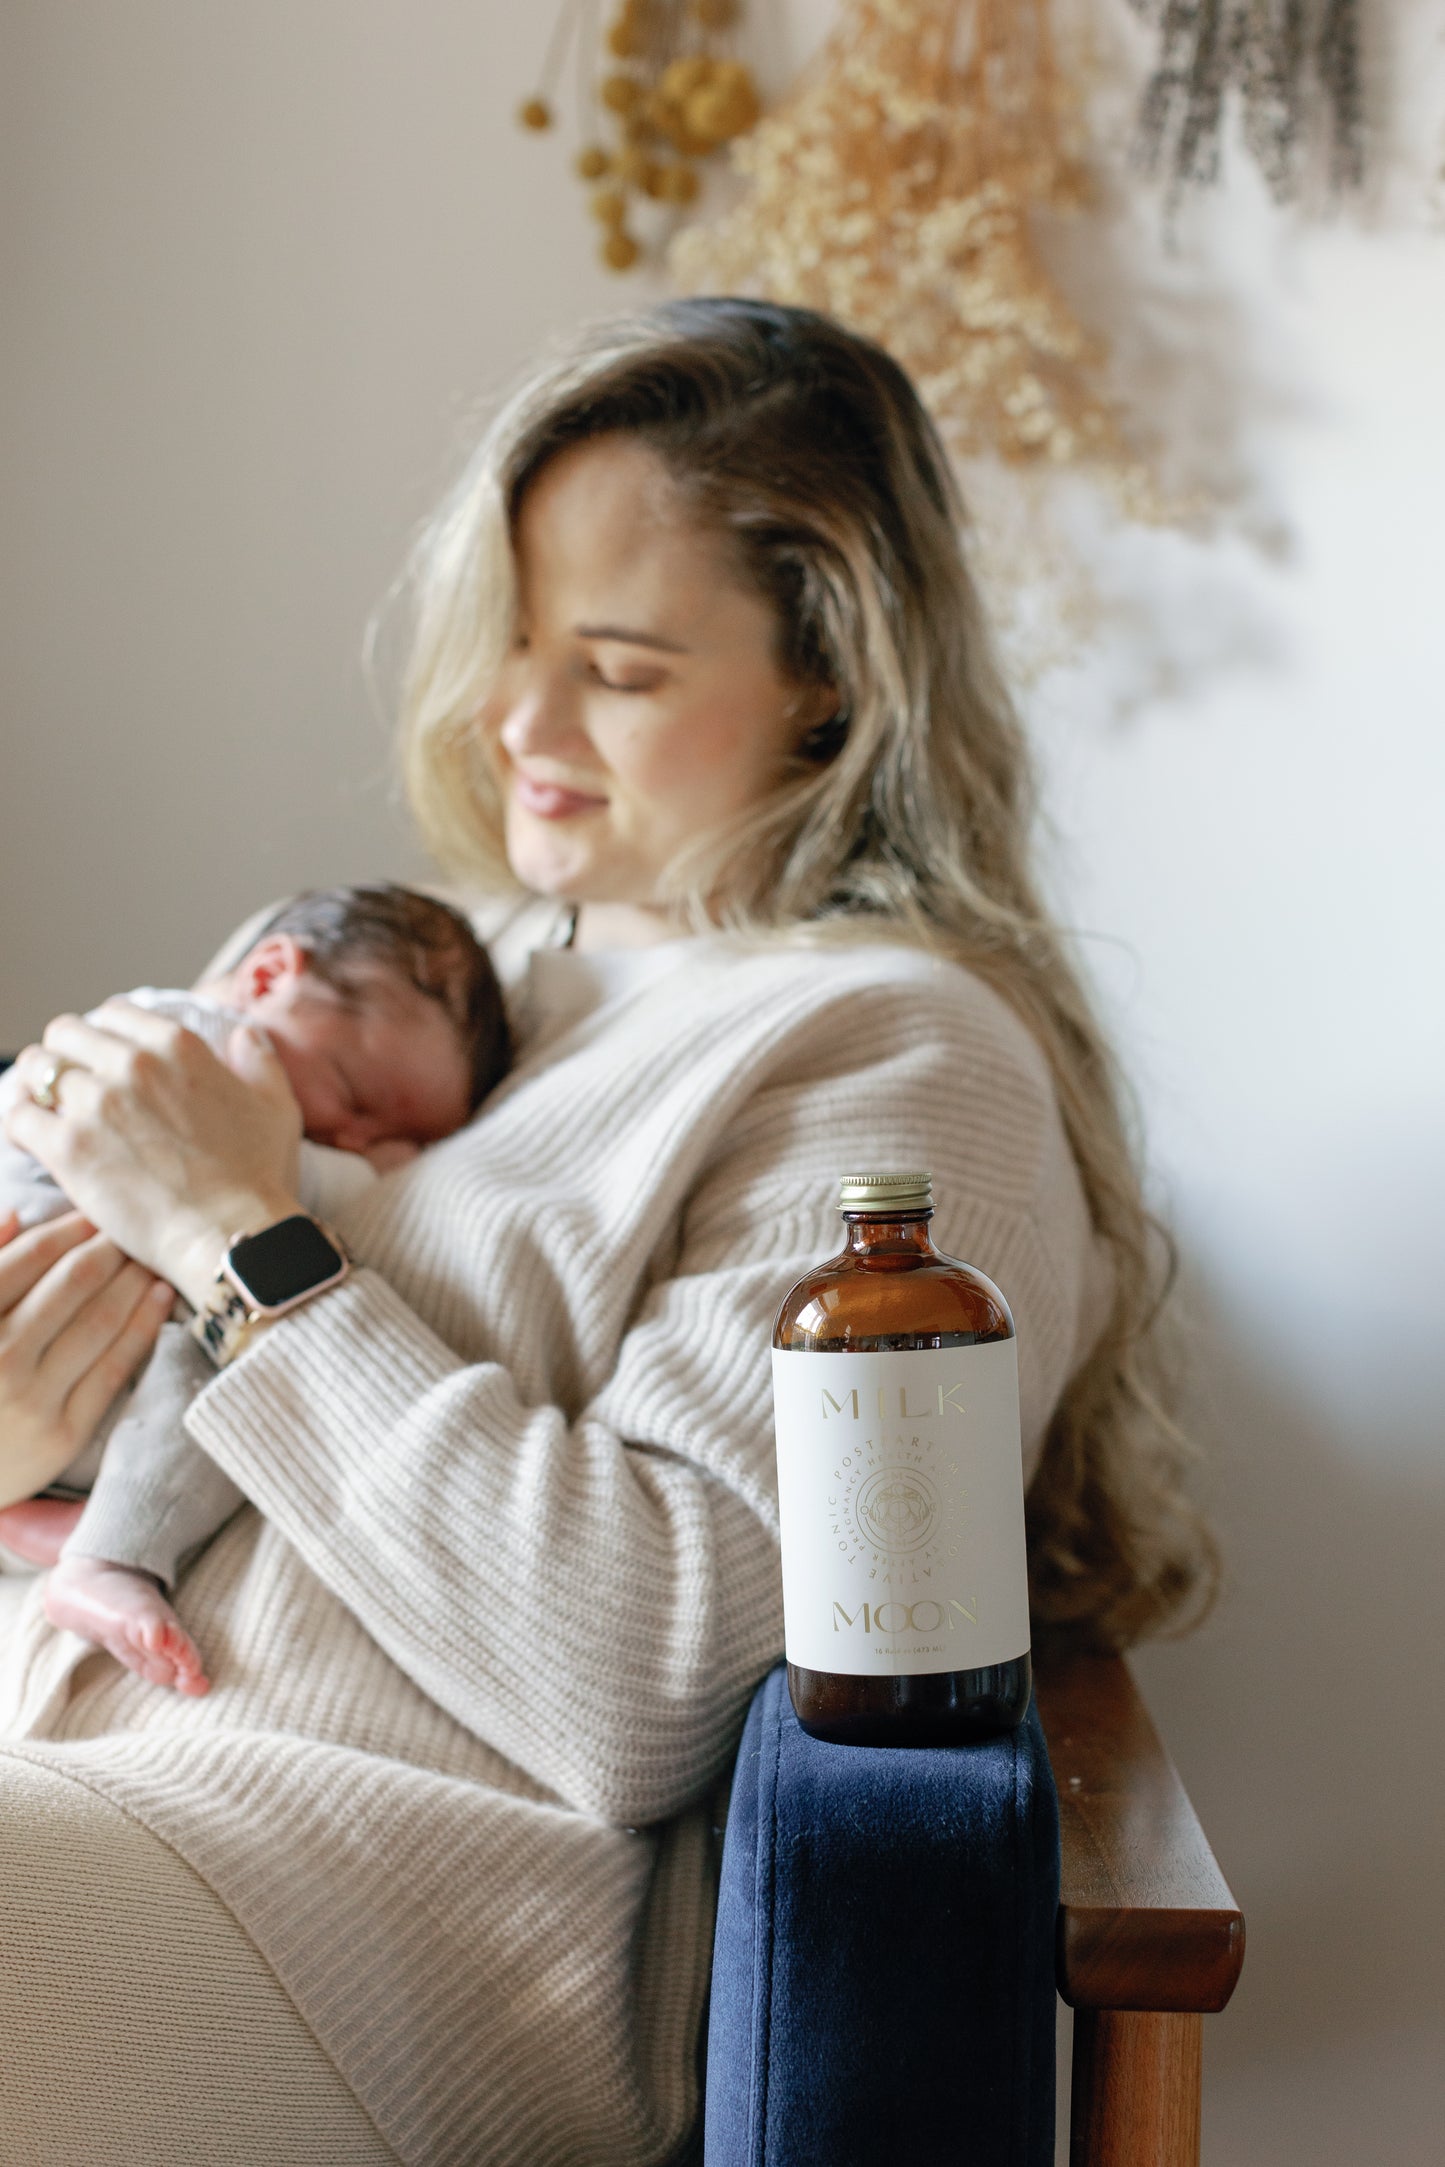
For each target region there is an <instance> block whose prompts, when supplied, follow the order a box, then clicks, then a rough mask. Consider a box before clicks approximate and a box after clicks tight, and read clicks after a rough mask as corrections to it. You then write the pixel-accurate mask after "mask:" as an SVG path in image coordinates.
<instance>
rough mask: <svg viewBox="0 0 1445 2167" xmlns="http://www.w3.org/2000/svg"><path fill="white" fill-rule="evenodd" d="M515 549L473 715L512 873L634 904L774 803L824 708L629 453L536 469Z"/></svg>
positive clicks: (648, 454)
mask: <svg viewBox="0 0 1445 2167" xmlns="http://www.w3.org/2000/svg"><path fill="white" fill-rule="evenodd" d="M515 551H516V561H517V583H518V621H517V632H516V640H515V644H514V647H513V649H512V652H511V654H510V655H509V657H508V659H507V662H506V665H505V667H504V669H503V672H502V675H501V678H500V680H499V682H498V686H497V689H496V692H495V694H494V696H493V697H492V699H491V700H490V701H489V702H488V705H487V707H486V709H485V711H484V713H483V716H482V726H483V728H484V730H485V732H486V734H487V737H488V741H489V743H490V744H491V746H492V747H493V749H494V753H495V757H496V761H497V766H498V771H499V774H500V777H501V782H502V787H503V791H504V794H505V800H506V836H507V855H508V858H509V859H510V861H511V865H512V870H513V871H514V872H515V873H516V875H517V877H518V878H519V879H520V880H522V881H523V882H524V883H525V884H526V885H527V887H529V888H532V889H535V890H536V891H538V892H539V893H541V894H543V895H559V896H567V897H569V898H572V899H575V900H577V901H580V902H598V903H627V904H634V905H639V904H640V905H643V906H646V905H648V904H649V903H651V902H652V900H653V899H654V898H655V896H656V893H657V887H658V879H659V876H660V874H661V873H662V871H663V868H664V867H665V866H666V865H667V863H668V861H669V860H670V859H671V858H672V857H673V855H674V853H675V852H676V851H677V850H678V849H679V847H680V846H681V845H683V844H685V843H688V842H690V841H692V840H693V838H694V837H697V836H699V835H701V834H702V833H704V832H705V831H706V830H707V829H709V828H712V827H714V826H716V825H717V824H718V823H719V822H721V821H723V820H725V819H727V817H728V816H729V815H730V814H733V813H737V812H740V811H742V810H743V809H744V808H745V807H747V806H749V805H752V804H754V803H756V801H757V800H758V799H760V798H762V797H765V796H766V795H767V794H768V792H769V791H770V790H772V789H773V788H774V787H775V786H776V785H777V783H778V782H779V781H780V779H781V777H782V774H783V770H784V763H785V760H786V757H787V755H788V753H789V752H790V751H791V750H792V749H793V748H794V747H795V746H796V745H797V743H798V741H799V739H800V738H801V737H802V736H803V735H804V733H805V732H806V731H807V730H808V729H810V728H811V727H812V726H813V724H814V723H815V722H817V721H818V720H820V719H821V718H822V716H823V715H825V714H826V713H828V712H829V710H830V707H831V705H832V701H831V696H830V695H829V694H828V692H827V690H826V688H822V689H821V690H820V689H819V688H817V687H812V686H810V687H808V688H806V690H803V689H800V688H799V687H798V686H797V685H796V684H794V683H792V682H791V681H790V680H788V679H786V678H785V677H784V676H783V675H782V674H781V672H780V671H779V669H778V667H777V664H776V662H775V660H774V655H773V650H774V644H775V624H774V619H773V614H772V612H771V610H770V609H769V607H768V605H767V604H766V603H765V602H764V601H763V600H762V599H761V598H760V597H759V596H758V595H756V594H755V593H753V592H752V591H750V590H749V589H748V588H747V587H745V586H743V585H742V584H741V583H740V581H739V579H738V576H737V573H736V571H735V570H734V568H733V567H732V566H731V565H730V563H729V562H728V559H727V555H726V551H725V549H724V546H723V544H722V543H721V542H720V541H719V540H718V539H717V538H716V537H715V536H714V535H712V534H710V533H708V532H706V531H705V530H703V529H701V528H700V527H698V525H697V524H696V523H695V522H693V521H690V520H689V518H688V517H687V514H686V512H685V509H684V506H683V504H682V501H681V499H680V496H679V493H678V491H677V488H676V486H675V484H674V483H673V481H672V479H671V477H670V476H669V474H668V472H667V469H666V468H665V467H664V465H663V463H662V461H661V460H660V459H659V458H658V457H657V455H656V454H655V453H654V452H652V451H650V450H648V449H647V447H646V446H645V445H643V444H642V443H640V442H639V441H638V440H637V439H635V438H632V437H627V436H608V437H599V438H594V439H592V440H590V441H588V442H586V443H582V444H577V445H573V446H571V447H569V449H568V450H566V451H565V452H560V453H558V454H557V456H556V457H555V458H554V459H552V460H550V461H549V462H548V464H547V465H546V466H545V467H544V468H543V469H542V471H541V473H540V474H539V475H538V476H537V477H536V479H535V480H534V481H533V482H532V483H531V485H530V487H529V488H528V490H527V492H526V494H525V496H524V498H523V500H522V504H521V508H520V511H519V514H518V518H517V532H516V537H515Z"/></svg>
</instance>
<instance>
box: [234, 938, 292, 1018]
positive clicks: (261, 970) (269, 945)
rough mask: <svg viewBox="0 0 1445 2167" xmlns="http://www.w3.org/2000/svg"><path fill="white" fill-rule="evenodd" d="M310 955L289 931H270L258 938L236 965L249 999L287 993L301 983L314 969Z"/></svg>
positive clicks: (237, 974) (261, 998) (238, 977)
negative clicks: (246, 954)
mask: <svg viewBox="0 0 1445 2167" xmlns="http://www.w3.org/2000/svg"><path fill="white" fill-rule="evenodd" d="M310 961H311V959H310V957H309V956H308V955H307V953H306V950H305V949H304V948H303V947H302V946H301V944H300V942H299V941H295V940H293V939H292V938H291V935H290V934H289V933H268V934H267V935H266V938H265V939H264V940H261V941H257V943H256V945H255V947H254V948H253V949H252V950H251V953H250V954H249V955H248V956H243V957H242V958H241V961H240V962H239V963H238V964H237V965H236V969H235V974H234V975H235V978H236V980H237V981H238V982H239V984H240V986H241V988H242V990H243V991H244V992H245V994H246V997H247V999H248V1000H252V1001H260V1000H264V999H265V998H266V996H267V995H268V994H276V993H285V992H287V991H288V990H290V989H292V988H294V987H295V986H297V985H298V984H299V983H300V981H301V979H302V978H303V977H304V976H305V974H306V972H307V970H308V969H309V968H310Z"/></svg>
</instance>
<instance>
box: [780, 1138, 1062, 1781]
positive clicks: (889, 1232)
mask: <svg viewBox="0 0 1445 2167" xmlns="http://www.w3.org/2000/svg"><path fill="white" fill-rule="evenodd" d="M840 1209H841V1211H842V1214H843V1220H844V1225H845V1227H846V1230H847V1243H846V1246H845V1247H844V1249H843V1250H842V1252H841V1253H840V1254H839V1255H838V1256H835V1257H830V1258H829V1259H828V1261H827V1262H826V1263H825V1264H820V1265H818V1266H817V1267H816V1268H815V1269H814V1270H813V1271H811V1272H809V1273H807V1274H806V1276H805V1277H804V1278H802V1279H800V1280H799V1281H798V1284H797V1285H796V1286H795V1287H794V1288H793V1290H792V1292H791V1293H790V1294H789V1295H788V1296H787V1298H786V1300H785V1301H784V1303H783V1306H782V1308H781V1309H780V1310H779V1312H778V1321H777V1325H776V1328H775V1329H774V1332H773V1395H774V1406H775V1411H776V1416H777V1439H778V1491H779V1510H780V1515H781V1522H782V1546H783V1606H784V1617H785V1627H786V1637H787V1654H788V1687H789V1691H790V1692H791V1694H792V1699H793V1706H794V1708H795V1709H796V1710H797V1715H798V1720H799V1722H800V1723H801V1724H802V1726H803V1728H804V1729H805V1730H807V1731H811V1732H812V1733H813V1735H814V1736H815V1737H818V1738H828V1739H832V1740H834V1741H836V1742H837V1743H839V1744H844V1745H954V1744H958V1743H961V1742H962V1741H963V1740H965V1739H969V1738H977V1737H981V1736H984V1735H986V1734H987V1733H989V1732H991V1731H999V1730H1007V1729H1010V1728H1011V1727H1012V1726H1013V1725H1015V1724H1017V1723H1018V1722H1020V1721H1021V1720H1022V1718H1023V1715H1024V1713H1025V1711H1026V1709H1027V1707H1028V1702H1029V1691H1030V1686H1031V1682H1032V1681H1031V1671H1030V1664H1029V1625H1028V1577H1027V1567H1026V1562H1025V1554H1024V1519H1023V1463H1022V1454H1021V1451H1020V1445H1019V1415H1018V1362H1017V1350H1016V1343H1015V1340H1014V1328H1013V1319H1012V1317H1011V1316H1010V1315H1009V1308H1008V1304H1007V1302H1006V1301H1005V1300H1004V1298H1003V1296H1002V1295H1001V1294H1000V1292H999V1290H998V1288H997V1287H996V1286H994V1285H993V1284H992V1282H991V1281H990V1280H988V1279H985V1277H984V1276H983V1274H982V1272H978V1271H974V1270H973V1268H972V1267H971V1266H970V1265H967V1264H961V1263H959V1262H957V1260H956V1259H954V1258H952V1257H946V1256H944V1255H942V1254H941V1253H940V1252H939V1251H938V1250H937V1249H935V1248H934V1246H933V1242H932V1240H931V1238H930V1235H929V1231H928V1227H929V1220H930V1219H931V1218H932V1216H933V1197H932V1186H931V1182H930V1179H929V1177H928V1175H926V1174H857V1175H849V1176H848V1177H847V1178H846V1179H845V1180H844V1181H843V1183H842V1186H841V1202H840Z"/></svg>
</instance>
